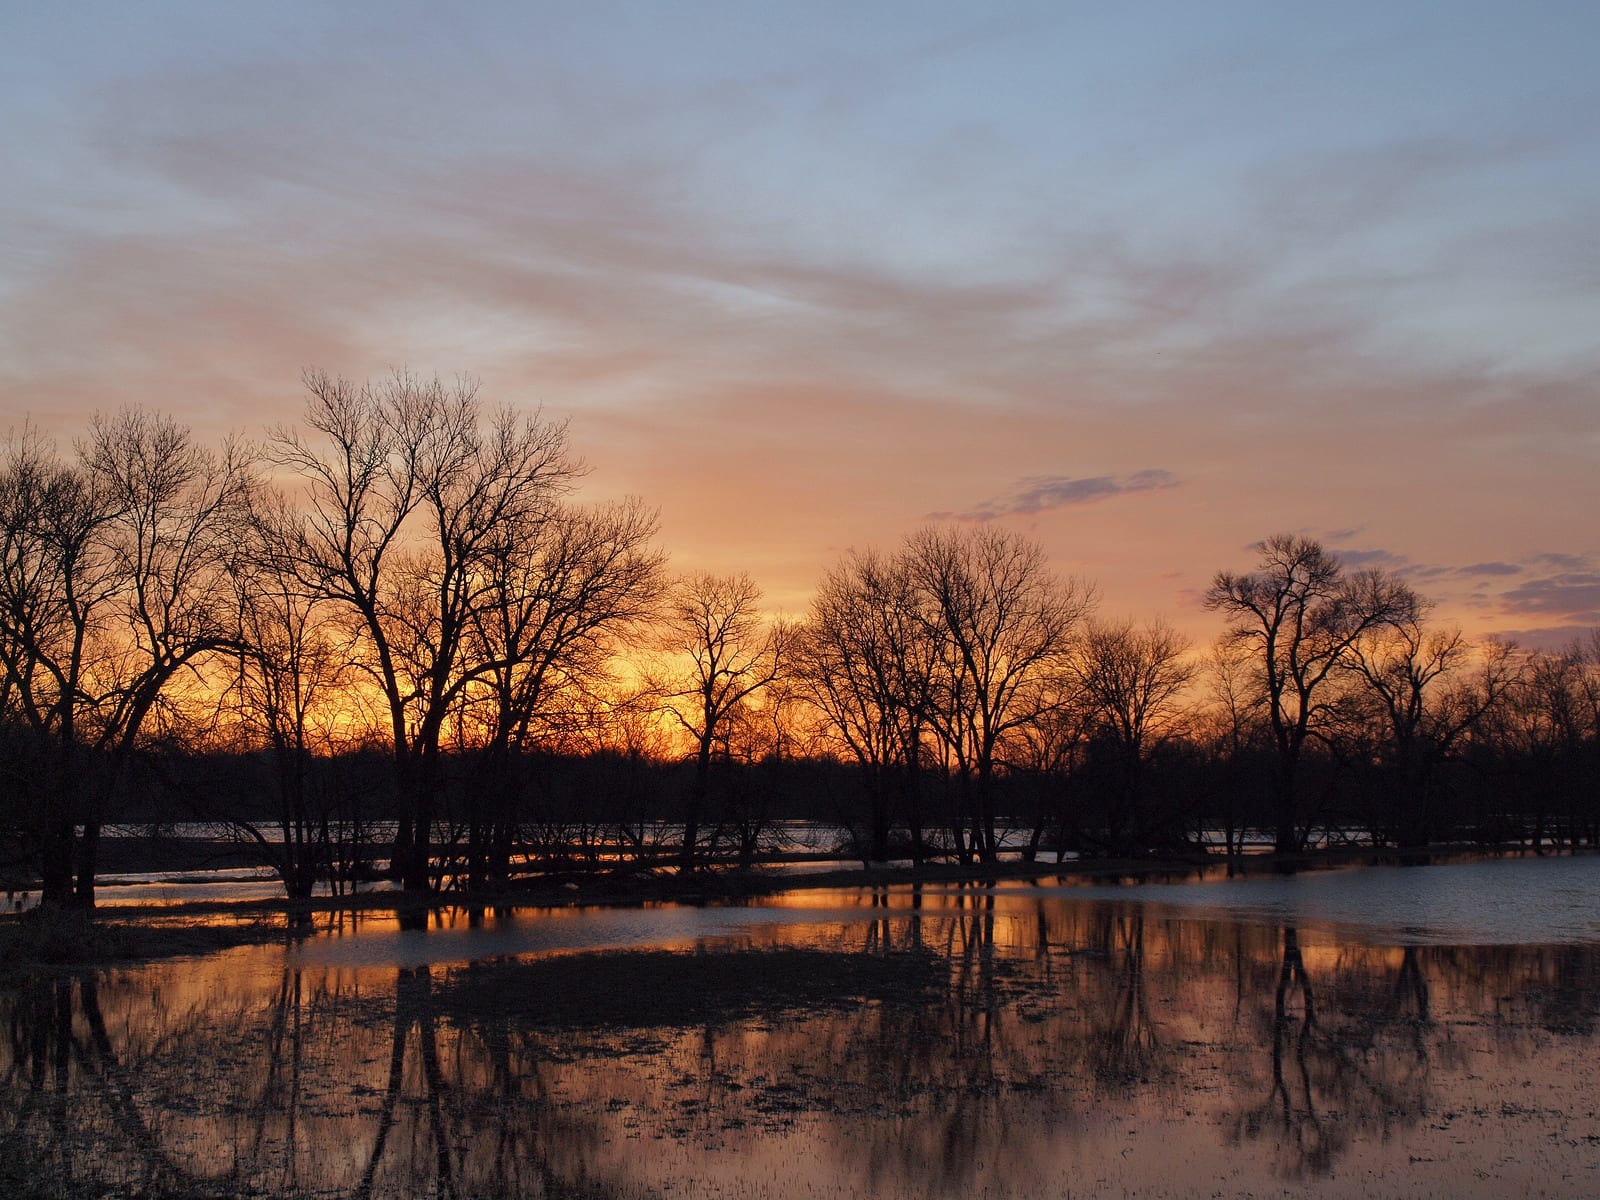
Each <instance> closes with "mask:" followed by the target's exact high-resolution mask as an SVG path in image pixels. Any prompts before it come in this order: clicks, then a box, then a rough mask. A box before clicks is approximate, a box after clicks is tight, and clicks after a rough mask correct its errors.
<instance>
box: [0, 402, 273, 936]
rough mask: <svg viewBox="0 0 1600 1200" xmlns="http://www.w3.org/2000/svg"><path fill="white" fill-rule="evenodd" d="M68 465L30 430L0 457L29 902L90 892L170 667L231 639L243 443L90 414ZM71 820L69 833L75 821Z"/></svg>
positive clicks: (11, 684)
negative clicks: (33, 811) (36, 883)
mask: <svg viewBox="0 0 1600 1200" xmlns="http://www.w3.org/2000/svg"><path fill="white" fill-rule="evenodd" d="M77 451H78V452H77V458H76V461H75V462H72V463H66V462H63V461H61V460H60V459H59V458H58V457H57V455H56V453H55V451H54V449H53V448H52V447H51V446H50V445H49V444H48V443H46V442H45V441H44V440H43V439H42V438H40V437H39V436H38V435H37V434H35V433H33V432H32V431H29V430H24V432H23V433H22V434H21V435H20V436H19V437H16V438H13V439H12V441H11V443H10V445H9V446H8V447H7V449H6V452H5V458H4V463H3V466H0V524H3V526H4V532H3V534H0V537H3V539H4V541H3V546H0V555H3V558H0V660H3V665H4V670H5V686H6V689H7V691H8V693H9V694H10V696H11V698H12V704H13V710H14V711H15V712H16V713H17V714H18V715H19V716H20V718H21V720H22V722H23V724H24V726H25V727H26V728H27V729H28V730H29V736H30V737H31V738H32V739H33V740H34V744H35V745H36V746H37V747H38V748H39V750H40V752H41V757H40V759H39V766H40V767H41V770H42V772H43V773H42V774H41V775H40V776H38V786H39V789H40V790H39V804H38V807H37V814H38V815H37V817H36V819H35V820H36V833H37V841H38V848H39V856H40V864H41V881H42V884H43V899H44V900H45V902H47V903H51V904H61V903H66V902H68V901H69V900H73V901H76V902H77V903H79V904H81V905H84V906H92V905H93V903H94V887H95V872H96V867H97V862H98V846H99V837H100V829H101V825H102V823H103V821H104V819H105V813H106V806H107V804H108V801H109V796H110V793H111V791H112V790H113V789H114V787H115V785H116V782H117V779H118V778H119V776H120V774H121V772H122V769H123V767H124V765H125V764H126V762H127V760H128V758H129V756H130V755H131V754H132V752H133V750H134V747H135V745H136V744H137V742H138V739H139V736H140V732H141V730H142V729H143V727H144V724H145V720H146V718H147V717H148V716H149V715H150V713H151V711H152V709H153V708H154V707H155V705H156V704H157V702H158V700H159V699H160V697H161V695H162V692H163V690H164V689H166V688H167V687H168V686H169V685H170V684H171V683H172V681H173V679H174V678H175V677H176V676H178V675H179V674H180V673H181V672H183V671H185V670H188V669H191V668H194V667H196V666H197V665H198V664H199V663H200V662H201V661H202V660H203V659H204V658H205V657H206V656H208V655H210V654H211V653H213V652H215V651H217V650H221V649H224V648H226V647H230V646H232V645H234V644H235V643H236V641H237V634H238V623H237V619H236V618H237V614H236V612H235V611H234V607H233V605H232V603H231V595H232V591H231V588H229V587H228V586H227V579H228V578H229V576H230V574H231V573H232V572H233V570H234V569H235V566H236V561H237V557H238V553H239V547H240V544H241V536H240V535H241V531H242V528H243V514H244V511H245V502H246V499H247V497H248V494H249V490H250V487H251V477H250V472H249V462H248V456H247V454H246V453H245V452H244V451H243V449H242V448H241V447H239V446H237V445H234V444H229V445H226V446H225V447H224V448H223V451H222V452H221V453H220V454H212V453H211V452H209V451H207V450H205V449H203V448H202V447H200V446H198V445H196V444H195V442H194V440H193V438H192V437H191V435H190V433H189V431H188V430H187V429H186V428H184V427H183V426H180V425H178V424H177V423H176V422H174V421H172V420H171V419H170V418H168V417H164V416H160V415H157V414H152V413H147V412H142V411H138V410H127V411H124V412H121V413H118V414H117V415H115V416H113V417H97V418H95V420H94V421H93V422H92V424H91V426H90V431H89V436H88V438H87V439H86V440H85V441H84V442H83V443H82V444H80V445H79V446H78V448H77ZM80 831H81V832H80Z"/></svg>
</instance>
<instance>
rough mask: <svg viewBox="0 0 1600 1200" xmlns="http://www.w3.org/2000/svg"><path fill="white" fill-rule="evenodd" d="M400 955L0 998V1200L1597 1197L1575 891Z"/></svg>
mask: <svg viewBox="0 0 1600 1200" xmlns="http://www.w3.org/2000/svg"><path fill="white" fill-rule="evenodd" d="M429 924H430V927H429V928H428V929H426V930H416V929H409V930H402V929H400V928H398V927H397V925H396V924H395V922H394V921H393V919H392V918H385V917H375V916H367V917H363V918H361V919H359V920H358V921H354V922H352V921H351V920H350V919H349V918H346V919H345V921H344V922H342V923H337V924H335V925H333V926H332V927H330V928H327V929H324V930H322V931H319V932H318V933H317V934H315V935H313V936H311V937H308V938H305V939H302V940H299V941H296V942H292V943H290V942H285V943H284V944H279V945H263V946H249V947H242V948H238V949H234V950H229V951H226V952H223V953H218V954H214V955H210V956H208V957H204V958H193V959H181V960H169V961H164V962H158V963H153V964H148V965H141V966H135V967H127V968H117V969H107V970H102V971H99V972H96V973H90V974H77V975H65V974H64V975H59V976H55V977H50V978H45V979H42V980H40V981H38V982H35V983H32V984H30V985H28V986H26V987H24V988H21V989H13V990H11V991H8V992H5V993H0V1024H3V1027H4V1028H5V1030H6V1031H7V1036H6V1038H5V1040H4V1042H3V1044H0V1164H3V1165H0V1185H4V1186H0V1192H3V1193H5V1194H8V1195H10V1194H15V1193H17V1192H19V1191H20V1192H21V1193H22V1194H26V1195H41V1196H43V1195H63V1196H78V1195H84V1196H100V1195H129V1196H183V1197H190V1196H235V1195H259V1196H283V1197H301V1196H304V1197H311V1196H337V1197H396V1198H398V1197H413V1196H439V1197H608V1196H618V1197H645V1196H667V1197H768V1196H770V1197H811V1196H861V1197H868V1196H873V1197H877V1196H882V1197H930V1196H939V1197H969V1196H986V1195H987V1196H1016V1197H1047V1196H1048V1197H1065V1196H1097V1195H1103V1196H1123V1195H1165V1196H1202V1197H1209V1196H1219V1195H1220V1196H1243V1195H1264V1194H1266V1195H1279V1194H1283V1193H1285V1192H1290V1193H1292V1194H1295V1195H1326V1196H1366V1195H1404V1196H1428V1195H1437V1196H1501V1195H1507V1194H1523V1195H1530V1196H1541V1195H1545V1196H1589V1195H1595V1194H1600V1086H1597V1085H1600V1057H1597V1054H1596V1051H1597V1049H1600V1042H1597V1037H1596V1018H1597V1014H1600V860H1595V859H1584V858H1576V859H1554V860H1538V861H1532V860H1528V861H1515V862H1491V863H1471V864H1454V865H1448V866H1432V867H1417V868H1394V867H1382V868H1366V869H1360V870H1345V871H1337V872H1321V873H1314V874H1307V875H1300V876H1295V877H1292V878H1268V879H1251V880H1246V881H1212V882H1199V881H1196V882H1190V883H1176V884H1174V883H1167V884H1160V885H1154V884H1146V885H1138V886H1130V887H1111V886H1107V885H1103V884H1101V885H1095V886H1081V885H1075V884H1073V883H1072V882H1071V881H1068V880H1062V881H1059V882H1056V881H1046V883H1045V885H1044V886H1028V885H1001V886H997V887H982V886H977V887H966V886H939V887H932V886H924V887H921V888H915V887H909V886H908V887H903V888H890V889H880V890H874V891H833V892H803V891H802V892H793V893H789V894H786V895H783V896H779V897H777V898H774V899H769V900H763V901H761V902H758V903H752V904H748V905H739V906H728V907H708V908H693V907H682V906H671V905H661V906H652V907H645V908H635V909H582V908H567V909H558V910H549V911H533V910H525V911H519V912H515V913H502V914H498V915H497V914H493V913H485V914H470V913H466V912H461V911H457V910H443V911H441V912H439V913H437V914H436V915H435V916H434V918H433V919H432V920H431V921H430V923H429Z"/></svg>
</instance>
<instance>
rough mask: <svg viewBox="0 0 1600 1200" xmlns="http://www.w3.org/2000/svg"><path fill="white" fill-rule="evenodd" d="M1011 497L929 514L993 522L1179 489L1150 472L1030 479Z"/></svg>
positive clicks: (1168, 475)
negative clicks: (1137, 494) (1118, 497)
mask: <svg viewBox="0 0 1600 1200" xmlns="http://www.w3.org/2000/svg"><path fill="white" fill-rule="evenodd" d="M1018 484H1019V486H1018V488H1017V490H1016V491H1014V492H1013V493H1011V495H1009V496H1001V497H996V498H993V499H989V500H985V501H983V502H982V503H981V504H978V505H977V506H975V507H973V508H969V509H967V510H966V511H965V512H936V513H929V514H928V519H929V520H932V521H947V520H956V521H993V520H996V519H998V518H1000V517H1015V516H1029V515H1032V514H1034V513H1042V512H1049V511H1051V510H1052V509H1057V508H1071V507H1073V506H1075V505H1079V504H1094V503H1097V502H1099V501H1101V500H1108V499H1110V498H1111V497H1113V496H1125V495H1129V494H1130V493H1135V492H1157V491H1164V490H1166V489H1167V488H1173V487H1177V486H1178V479H1177V477H1176V476H1175V475H1173V473H1172V472H1171V471H1164V470H1160V469H1150V470H1145V471H1135V472H1134V473H1133V474H1131V475H1093V476H1088V477H1084V478H1075V477H1073V476H1070V475H1029V476H1027V477H1025V478H1023V479H1021V480H1019V481H1018Z"/></svg>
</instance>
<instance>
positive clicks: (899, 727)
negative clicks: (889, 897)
mask: <svg viewBox="0 0 1600 1200" xmlns="http://www.w3.org/2000/svg"><path fill="white" fill-rule="evenodd" d="M917 603H918V598H917V594H916V589H915V587H914V586H913V583H912V579H911V575H910V572H909V571H908V570H907V567H906V563H905V560H904V559H903V558H895V559H885V558H883V557H882V556H881V555H879V554H877V553H874V552H871V551H868V552H866V553H860V554H850V555H848V556H846V558H845V559H844V560H843V561H842V562H841V563H840V564H839V565H838V566H836V567H834V568H833V569H832V570H830V571H829V572H828V573H827V574H826V575H825V576H823V579H822V583H821V584H820V585H819V587H818V588H817V592H816V595H815V597H814V598H813V600H812V603H811V612H810V614H809V616H808V618H807V620H806V622H805V625H804V626H803V627H802V629H801V631H800V633H801V636H800V637H799V638H798V640H797V646H796V655H795V667H794V669H795V673H796V675H797V677H798V678H799V679H800V680H801V681H802V684H803V686H804V688H805V692H806V696H807V698H808V699H809V700H810V702H811V703H812V704H813V705H814V706H815V707H816V708H817V709H818V711H819V712H820V713H821V714H822V717H823V724H824V728H825V730H826V733H827V736H828V738H829V740H831V741H832V742H833V743H834V744H835V745H837V746H840V747H842V748H843V749H844V750H845V752H846V753H847V754H848V755H849V756H850V757H851V758H853V759H854V760H855V761H856V764H857V765H858V767H859V768H860V771H861V775H862V780H863V784H864V786H865V789H866V793H867V813H866V818H867V819H866V830H865V835H864V836H857V838H856V841H857V843H858V845H859V848H860V849H861V851H862V858H863V860H864V861H867V862H882V861H884V860H885V859H886V858H887V857H888V855H889V836H890V828H891V824H892V822H893V819H894V816H895V813H896V808H897V807H900V808H901V809H902V810H903V811H902V814H901V815H902V816H903V819H904V821H905V823H906V825H907V828H908V831H909V832H910V833H911V840H912V853H913V855H914V856H915V857H917V858H918V859H920V857H921V854H922V846H921V843H922V830H921V817H920V811H919V805H918V804H917V795H916V779H915V776H916V772H917V770H918V767H919V764H920V759H921V752H922V746H921V742H922V735H923V730H924V724H925V720H926V716H925V713H926V708H927V702H928V693H929V687H930V675H929V670H930V666H931V661H932V654H933V644H932V642H931V639H930V637H929V631H928V629H927V628H926V626H925V624H924V623H923V622H922V621H920V620H919V619H918V612H917ZM901 802H903V803H901Z"/></svg>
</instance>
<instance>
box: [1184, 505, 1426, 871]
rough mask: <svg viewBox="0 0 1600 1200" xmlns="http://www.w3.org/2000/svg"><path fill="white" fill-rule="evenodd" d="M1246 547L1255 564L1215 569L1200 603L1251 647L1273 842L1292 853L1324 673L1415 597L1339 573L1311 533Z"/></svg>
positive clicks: (1299, 833)
mask: <svg viewBox="0 0 1600 1200" xmlns="http://www.w3.org/2000/svg"><path fill="white" fill-rule="evenodd" d="M1255 548H1256V550H1257V552H1258V553H1259V554H1260V561H1259V563H1258V566H1257V569H1256V570H1255V571H1254V572H1252V573H1250V574H1247V575H1239V574H1235V573H1234V572H1232V571H1219V572H1217V575H1216V577H1215V579H1214V580H1213V581H1212V584H1211V587H1210V589H1209V590H1208V591H1207V593H1206V607H1207V608H1210V609H1212V610H1214V611H1218V612H1221V613H1223V614H1224V615H1225V616H1226V617H1227V618H1228V619H1229V629H1228V636H1229V637H1230V638H1231V639H1232V640H1233V641H1235V642H1237V643H1240V644H1242V645H1245V646H1248V647H1249V648H1250V649H1251V651H1252V655H1251V656H1252V658H1253V660H1254V663H1255V667H1256V670H1257V672H1258V674H1257V686H1258V687H1259V688H1260V692H1261V695H1262V697H1263V700H1264V707H1265V709H1266V712H1267V718H1268V722H1269V724H1270V726H1271V728H1272V735H1273V741H1274V744H1275V747H1276V750H1277V770H1276V773H1275V777H1274V780H1273V793H1274V797H1273V801H1274V813H1275V818H1276V825H1277V829H1276V845H1277V849H1278V850H1279V852H1287V853H1293V852H1295V851H1298V850H1300V849H1301V848H1302V847H1303V846H1304V844H1305V837H1306V831H1305V829H1304V828H1302V825H1301V819H1300V812H1299V809H1298V799H1299V796H1298V787H1297V785H1298V782H1299V770H1300V762H1301V755H1302V752H1303V750H1304V749H1305V746H1306V742H1307V740H1308V739H1310V738H1311V737H1313V736H1316V735H1319V734H1320V733H1321V732H1322V731H1323V729H1324V728H1325V727H1326V723H1327V719H1328V717H1329V715H1330V711H1331V710H1330V708H1329V704H1328V700H1329V697H1330V693H1331V692H1332V691H1333V690H1334V688H1333V686H1332V685H1331V684H1330V681H1333V680H1337V678H1338V672H1339V670H1340V669H1341V668H1342V667H1343V666H1345V665H1346V664H1347V663H1348V662H1349V661H1351V657H1352V654H1353V647H1354V645H1355V643H1356V641H1357V640H1358V639H1360V638H1361V637H1362V636H1363V635H1365V634H1367V633H1368V632H1369V631H1371V630H1373V629H1376V628H1378V627H1380V626H1383V625H1386V624H1389V623H1393V622H1397V621H1403V620H1405V619H1407V617H1408V615H1409V614H1412V613H1414V612H1416V611H1417V607H1418V600H1417V597H1416V594H1415V593H1414V592H1412V590H1411V589H1410V588H1409V587H1407V586H1406V585H1405V584H1404V583H1402V582H1401V581H1400V580H1398V579H1395V578H1393V577H1391V576H1388V575H1385V574H1383V573H1382V572H1378V571H1363V572H1359V573H1357V574H1354V575H1347V574H1346V573H1345V570H1344V566H1343V564H1342V563H1341V562H1340V561H1339V559H1338V557H1337V556H1335V555H1333V554H1330V553H1329V552H1328V551H1326V550H1324V549H1323V548H1322V545H1321V543H1319V542H1317V541H1315V540H1313V539H1310V538H1304V537H1298V536H1296V535H1293V534H1287V533H1280V534H1274V535H1273V536H1271V537H1269V538H1267V539H1266V540H1265V541H1261V542H1258V543H1256V547H1255Z"/></svg>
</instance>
